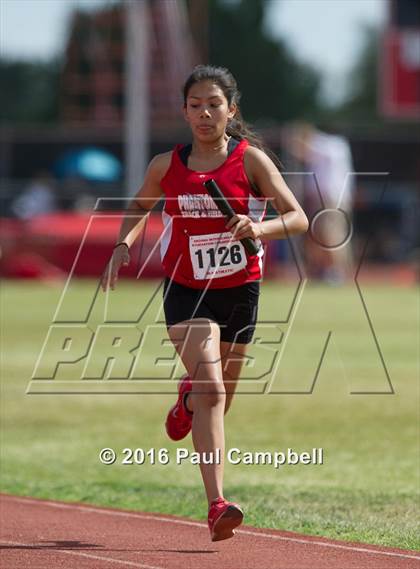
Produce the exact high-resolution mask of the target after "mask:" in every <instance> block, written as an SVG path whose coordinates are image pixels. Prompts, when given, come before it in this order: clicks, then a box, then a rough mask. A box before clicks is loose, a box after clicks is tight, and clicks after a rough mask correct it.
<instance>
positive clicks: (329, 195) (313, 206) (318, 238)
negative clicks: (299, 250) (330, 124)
mask: <svg viewBox="0 0 420 569" xmlns="http://www.w3.org/2000/svg"><path fill="white" fill-rule="evenodd" d="M288 142H289V146H288V151H289V152H290V153H291V154H292V155H293V156H294V158H295V159H296V160H297V161H298V163H299V164H300V165H301V168H302V178H301V191H302V192H303V196H302V198H303V204H304V208H305V212H306V214H307V215H308V216H309V218H310V220H311V230H310V232H308V234H307V235H306V236H305V263H306V268H307V271H308V275H309V276H310V277H312V278H319V279H321V280H325V281H327V282H331V283H341V282H344V281H345V280H346V278H348V277H350V276H351V275H352V254H351V246H350V245H349V244H348V239H349V237H350V236H351V231H352V209H353V200H354V169H353V161H352V156H351V149H350V145H349V143H348V141H347V140H346V138H345V137H344V136H339V135H334V134H329V133H326V132H322V131H321V130H319V129H317V128H316V127H315V126H314V125H312V124H310V123H296V124H295V125H292V127H291V128H290V129H289V139H288Z"/></svg>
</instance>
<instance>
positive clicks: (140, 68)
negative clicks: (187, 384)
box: [123, 0, 150, 196]
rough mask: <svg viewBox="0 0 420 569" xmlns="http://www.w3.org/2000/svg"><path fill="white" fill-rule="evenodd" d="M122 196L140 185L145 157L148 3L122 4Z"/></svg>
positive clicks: (132, 1) (143, 0)
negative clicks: (123, 172)
mask: <svg viewBox="0 0 420 569" xmlns="http://www.w3.org/2000/svg"><path fill="white" fill-rule="evenodd" d="M123 6H124V9H125V33H126V41H125V46H126V48H125V49H126V53H125V117H124V121H125V164H126V170H125V193H126V195H127V196H131V195H133V194H135V192H136V191H137V190H138V188H139V186H140V185H141V183H142V181H143V178H144V174H145V171H146V167H147V162H148V157H149V132H150V96H149V78H150V73H149V70H150V41H149V29H150V21H149V3H148V0H141V1H138V0H125V2H124V3H123Z"/></svg>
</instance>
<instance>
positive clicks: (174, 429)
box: [165, 375, 193, 441]
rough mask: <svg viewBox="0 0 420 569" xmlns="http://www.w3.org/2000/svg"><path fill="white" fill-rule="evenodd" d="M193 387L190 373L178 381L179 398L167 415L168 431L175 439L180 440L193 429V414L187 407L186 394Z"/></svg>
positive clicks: (170, 436) (171, 437)
mask: <svg viewBox="0 0 420 569" xmlns="http://www.w3.org/2000/svg"><path fill="white" fill-rule="evenodd" d="M191 389H192V381H191V379H190V377H189V375H184V376H183V377H181V379H180V380H179V383H178V400H177V402H176V403H175V405H174V406H173V407H171V409H170V410H169V413H168V416H167V417H166V423H165V426H166V432H167V433H168V436H169V438H170V439H172V440H173V441H180V440H181V439H183V438H184V437H186V436H187V435H188V433H189V432H190V431H191V424H192V416H193V414H192V413H191V412H190V411H188V409H187V408H186V407H185V403H184V400H185V395H186V394H187V393H189V392H190V391H191Z"/></svg>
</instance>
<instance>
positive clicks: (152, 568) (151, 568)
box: [0, 540, 165, 569]
mask: <svg viewBox="0 0 420 569" xmlns="http://www.w3.org/2000/svg"><path fill="white" fill-rule="evenodd" d="M0 545H20V546H23V547H28V548H31V547H37V544H36V543H35V544H33V543H21V542H19V541H6V540H2V541H1V542H0ZM38 550H39V551H42V550H44V551H48V553H50V552H54V553H65V554H66V555H81V556H82V557H88V558H89V559H100V560H101V561H106V562H108V563H119V564H120V565H128V566H130V567H138V568H139V569H165V568H164V567H156V566H155V565H144V563H134V561H124V560H123V559H112V557H102V556H101V555H92V554H91V553H83V552H81V551H64V550H62V549H50V548H48V547H45V548H43V547H42V545H41V546H40V547H39V548H38Z"/></svg>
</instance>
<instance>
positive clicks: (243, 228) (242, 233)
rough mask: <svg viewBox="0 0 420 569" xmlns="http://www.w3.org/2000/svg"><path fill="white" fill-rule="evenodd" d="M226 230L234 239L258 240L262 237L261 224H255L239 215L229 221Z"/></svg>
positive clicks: (245, 216) (244, 216)
mask: <svg viewBox="0 0 420 569" xmlns="http://www.w3.org/2000/svg"><path fill="white" fill-rule="evenodd" d="M226 229H229V230H230V231H231V232H232V233H233V236H234V237H236V239H243V238H244V237H250V238H251V239H258V238H259V237H261V235H262V230H261V224H260V223H255V222H254V221H252V219H251V218H249V217H248V216H247V215H242V214H241V213H238V214H237V215H234V216H233V217H232V218H231V219H229V221H228V223H227V224H226Z"/></svg>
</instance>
